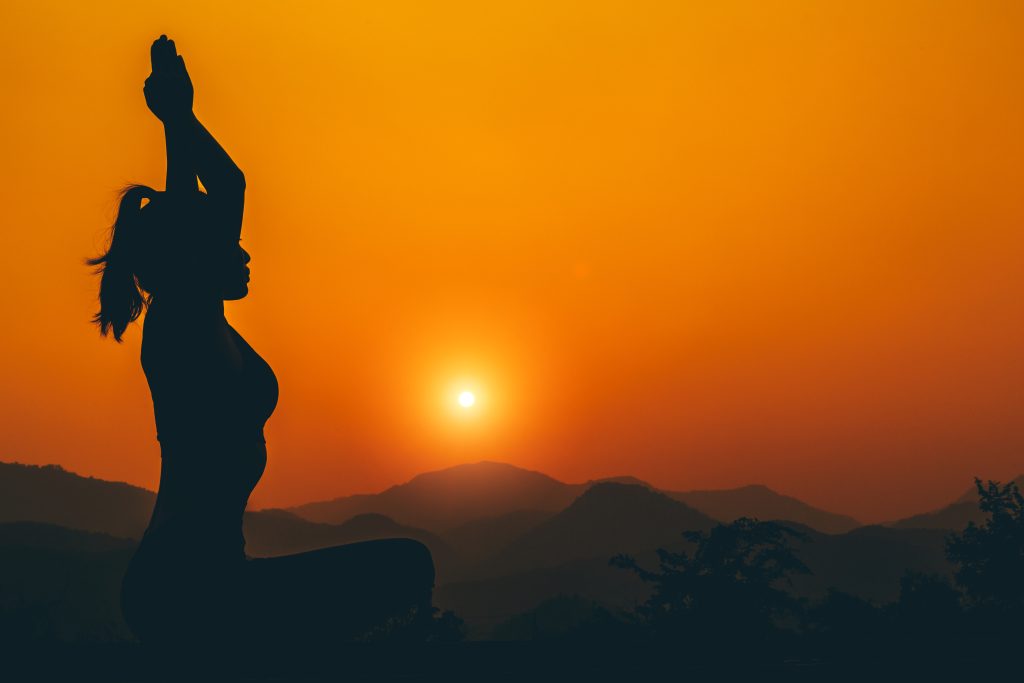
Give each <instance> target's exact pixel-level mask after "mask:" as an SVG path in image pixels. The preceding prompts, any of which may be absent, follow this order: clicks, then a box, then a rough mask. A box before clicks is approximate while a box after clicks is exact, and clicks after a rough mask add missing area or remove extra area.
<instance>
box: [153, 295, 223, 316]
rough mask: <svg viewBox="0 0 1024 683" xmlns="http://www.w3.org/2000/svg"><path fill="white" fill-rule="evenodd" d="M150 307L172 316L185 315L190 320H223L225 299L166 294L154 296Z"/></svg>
mask: <svg viewBox="0 0 1024 683" xmlns="http://www.w3.org/2000/svg"><path fill="white" fill-rule="evenodd" d="M149 307H150V310H156V311H160V312H162V313H166V314H171V315H185V316H188V317H190V318H202V319H211V320H223V318H224V301H223V299H218V298H213V297H201V296H196V295H192V294H183V293H175V292H164V293H161V294H154V295H153V300H152V301H151V302H150V305H149Z"/></svg>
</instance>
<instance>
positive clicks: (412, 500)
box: [288, 462, 859, 533]
mask: <svg viewBox="0 0 1024 683" xmlns="http://www.w3.org/2000/svg"><path fill="white" fill-rule="evenodd" d="M600 483H622V484H631V485H636V486H643V487H646V488H649V489H651V490H654V491H659V489H657V488H655V487H653V486H651V485H650V484H649V483H647V482H645V481H642V480H640V479H637V478H636V477H630V476H619V477H609V478H606V479H595V480H590V481H587V482H584V483H582V484H567V483H564V482H561V481H558V480H557V479H554V478H552V477H549V476H547V475H545V474H542V473H540V472H533V471H530V470H524V469H522V468H519V467H516V466H514V465H508V464H505V463H497V462H479V463H473V464H467V465H457V466H455V467H450V468H447V469H444V470H438V471H435V472H427V473H424V474H421V475H418V476H416V477H414V478H413V479H411V480H410V481H409V482H407V483H405V484H400V485H398V486H392V487H391V488H389V489H387V490H385V491H383V492H381V493H378V494H359V495H354V496H346V497H343V498H336V499H334V500H330V501H324V502H318V503H308V504H305V505H299V506H297V507H293V508H288V510H289V511H290V512H294V513H295V514H297V515H299V516H300V517H303V518H305V519H308V520H311V521H314V522H324V523H334V524H337V523H340V522H343V521H345V520H346V519H348V518H350V517H352V516H354V515H357V514H363V513H367V512H373V513H378V514H383V515H387V516H388V517H391V518H392V519H394V520H397V521H399V522H401V523H403V524H411V525H414V526H417V527H421V528H424V529H429V530H431V531H434V532H450V531H453V530H454V529H455V528H456V527H458V526H461V525H464V524H467V523H469V522H472V521H474V520H476V519H486V518H500V517H502V516H504V515H508V514H511V513H518V512H523V511H534V512H550V513H555V512H558V511H560V510H563V509H565V507H567V506H568V505H569V503H571V502H572V501H573V500H575V499H576V498H577V497H578V496H579V495H580V494H582V493H583V492H584V491H586V490H587V489H589V488H590V487H592V486H594V485H595V484H600ZM661 493H664V494H666V495H668V496H670V497H672V498H674V499H676V500H678V501H679V502H682V503H686V504H687V505H689V506H690V507H693V508H696V509H698V510H700V511H701V512H704V513H705V514H706V515H708V516H710V517H713V518H714V519H716V520H718V521H724V522H731V521H732V520H734V519H736V518H737V517H744V516H746V517H757V518H759V519H765V520H768V519H780V520H787V521H793V522H798V523H800V524H806V525H807V526H810V527H812V528H815V529H818V530H819V531H824V532H826V533H842V532H844V531H849V530H850V529H852V528H855V527H857V526H859V522H857V520H855V519H853V518H852V517H847V516H844V515H837V514H834V513H830V512H826V511H824V510H819V509H817V508H815V507H813V506H811V505H808V504H806V503H803V502H802V501H799V500H797V499H796V498H791V497H789V496H784V495H781V494H779V493H776V492H774V491H772V490H771V489H769V488H767V487H764V486H745V487H742V488H738V489H730V490H725V491H661Z"/></svg>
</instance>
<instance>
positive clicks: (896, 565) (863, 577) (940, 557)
mask: <svg viewBox="0 0 1024 683" xmlns="http://www.w3.org/2000/svg"><path fill="white" fill-rule="evenodd" d="M801 530H802V531H803V532H804V533H805V534H806V535H807V538H806V539H804V540H803V541H795V542H793V548H794V550H795V552H796V554H797V556H798V557H799V558H800V559H801V560H803V562H804V563H805V564H806V565H807V566H808V568H809V569H810V570H811V574H809V575H802V576H797V577H795V578H794V592H795V593H797V594H800V595H806V596H809V597H821V596H823V595H824V594H825V593H826V591H827V590H828V588H830V587H834V588H837V589H839V590H841V591H844V592H846V593H851V594H853V595H856V596H858V597H861V598H864V599H865V600H870V601H872V602H874V603H876V604H883V603H886V602H891V601H895V600H896V599H897V598H898V597H899V590H900V578H901V577H902V576H903V575H904V574H905V573H906V572H908V571H914V572H921V573H924V574H939V575H943V576H947V577H950V576H951V574H952V567H951V565H950V564H949V563H948V562H947V561H946V556H945V543H946V532H945V531H939V530H932V529H890V528H887V527H883V526H865V527H860V528H857V529H854V530H853V531H850V532H847V533H845V534H835V535H833V534H822V533H818V532H816V531H814V530H813V529H808V528H803V529H801Z"/></svg>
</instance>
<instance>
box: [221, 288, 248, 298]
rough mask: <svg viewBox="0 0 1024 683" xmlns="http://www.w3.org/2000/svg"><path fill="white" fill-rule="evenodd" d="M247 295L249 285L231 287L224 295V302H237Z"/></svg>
mask: <svg viewBox="0 0 1024 683" xmlns="http://www.w3.org/2000/svg"><path fill="white" fill-rule="evenodd" d="M248 295H249V285H248V284H243V285H241V286H240V287H233V288H232V289H230V290H228V291H227V292H225V293H224V301H238V300H239V299H244V298H245V297H246V296H248Z"/></svg>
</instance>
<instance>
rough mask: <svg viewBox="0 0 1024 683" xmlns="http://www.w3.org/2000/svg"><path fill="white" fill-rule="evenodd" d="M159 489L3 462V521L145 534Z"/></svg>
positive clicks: (0, 496) (51, 467)
mask: <svg viewBox="0 0 1024 683" xmlns="http://www.w3.org/2000/svg"><path fill="white" fill-rule="evenodd" d="M155 500H156V494H154V493H153V492H152V491H147V490H146V489H143V488H139V487H137V486H131V485H129V484H124V483H121V482H113V481H104V480H103V479H93V478H92V477H83V476H80V475H77V474H74V473H72V472H68V471H67V470H65V469H63V468H62V467H60V466H58V465H44V466H41V467H40V466H36V465H22V464H19V463H6V462H0V522H21V521H33V522H45V523H48V524H56V525H59V526H63V527H67V528H69V529H82V530H85V531H96V532H101V533H105V534H110V535H112V536H121V537H123V538H138V537H140V536H142V532H143V531H145V529H146V525H147V524H149V516H150V514H152V512H153V502H154V501H155Z"/></svg>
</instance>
